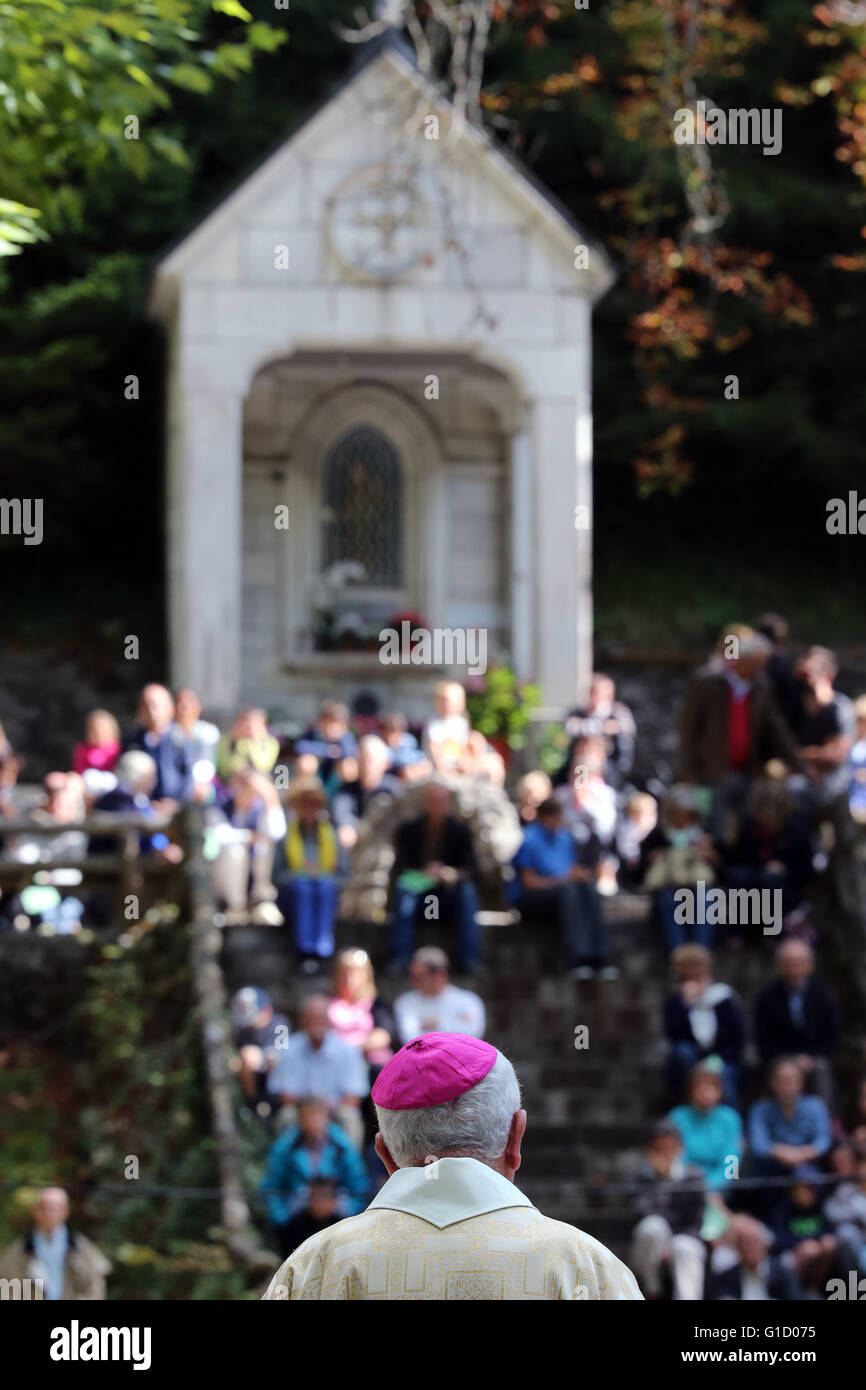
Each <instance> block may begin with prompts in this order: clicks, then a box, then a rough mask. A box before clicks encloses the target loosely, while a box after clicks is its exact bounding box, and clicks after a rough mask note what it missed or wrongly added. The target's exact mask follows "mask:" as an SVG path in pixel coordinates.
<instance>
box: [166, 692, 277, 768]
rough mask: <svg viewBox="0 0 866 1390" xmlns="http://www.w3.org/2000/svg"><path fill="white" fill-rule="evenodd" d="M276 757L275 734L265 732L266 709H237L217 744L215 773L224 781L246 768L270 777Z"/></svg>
mask: <svg viewBox="0 0 866 1390" xmlns="http://www.w3.org/2000/svg"><path fill="white" fill-rule="evenodd" d="M184 747H186V739H185V738H184ZM279 756H280V741H279V739H278V738H276V737H275V735H274V734H269V733H268V725H267V719H266V716H265V711H264V710H263V709H256V708H254V707H248V708H245V709H242V710H239V712H238V714H237V717H236V719H235V721H234V723H233V724H232V727H231V729H230V730H229V732H228V733H227V734H223V736H222V738H221V739H220V741H219V743H218V744H217V751H216V766H217V772H218V773H219V775H220V778H221V780H222V781H223V782H225V783H226V784H228V783H229V782H230V781H231V779H232V777H233V776H234V774H235V773H236V772H242V771H243V770H244V769H245V768H250V769H252V771H253V772H261V773H263V774H264V775H265V776H266V777H269V776H270V774H271V773H272V772H273V770H274V768H275V767H276V765H277V759H278V758H279Z"/></svg>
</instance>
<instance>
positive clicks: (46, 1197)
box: [0, 1187, 111, 1301]
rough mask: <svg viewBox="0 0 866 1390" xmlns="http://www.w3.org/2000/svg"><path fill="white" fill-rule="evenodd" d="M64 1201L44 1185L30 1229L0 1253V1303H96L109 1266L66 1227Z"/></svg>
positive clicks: (64, 1197)
mask: <svg viewBox="0 0 866 1390" xmlns="http://www.w3.org/2000/svg"><path fill="white" fill-rule="evenodd" d="M68 1217H69V1198H68V1197H67V1195H66V1193H65V1192H64V1191H63V1188H62V1187H44V1188H43V1189H42V1191H41V1192H40V1193H39V1196H38V1197H37V1199H36V1202H35V1203H34V1206H33V1225H32V1227H31V1229H30V1230H29V1231H28V1232H27V1234H26V1235H25V1236H23V1237H22V1239H21V1240H16V1241H15V1242H14V1244H12V1245H10V1246H8V1247H7V1248H6V1249H5V1250H4V1251H3V1254H2V1255H0V1299H9V1298H13V1299H21V1298H46V1299H62V1300H63V1301H69V1300H76V1301H80V1300H84V1299H91V1300H102V1299H104V1298H105V1276H106V1275H107V1274H108V1273H109V1272H110V1270H111V1265H110V1264H109V1262H108V1260H107V1259H106V1258H105V1256H104V1255H103V1254H102V1253H101V1252H100V1251H99V1250H97V1248H96V1246H95V1245H94V1244H92V1242H91V1241H89V1240H87V1238H86V1237H85V1236H82V1235H80V1234H79V1233H78V1232H77V1231H70V1229H69V1227H68V1226H67V1224H66V1223H67V1220H68Z"/></svg>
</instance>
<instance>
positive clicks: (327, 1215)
mask: <svg viewBox="0 0 866 1390" xmlns="http://www.w3.org/2000/svg"><path fill="white" fill-rule="evenodd" d="M342 1219H343V1212H341V1211H340V1194H339V1193H338V1191H337V1186H336V1183H335V1182H334V1179H333V1178H311V1180H310V1186H309V1191H308V1193H307V1200H306V1202H305V1203H304V1206H303V1207H302V1208H301V1210H300V1211H297V1212H295V1215H294V1216H290V1217H289V1219H288V1221H287V1222H286V1224H285V1225H284V1226H279V1227H277V1228H276V1235H277V1239H278V1241H279V1246H280V1257H281V1258H282V1259H284V1260H287V1259H288V1258H289V1256H290V1255H293V1254H294V1252H295V1251H296V1250H297V1248H298V1246H299V1245H303V1243H304V1241H305V1240H309V1239H310V1236H316V1235H318V1234H319V1231H324V1230H325V1228H326V1227H327V1226H333V1225H334V1223H335V1222H336V1221H342Z"/></svg>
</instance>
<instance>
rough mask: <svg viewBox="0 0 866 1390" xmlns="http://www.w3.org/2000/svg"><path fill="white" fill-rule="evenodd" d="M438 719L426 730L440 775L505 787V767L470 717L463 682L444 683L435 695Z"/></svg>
mask: <svg viewBox="0 0 866 1390" xmlns="http://www.w3.org/2000/svg"><path fill="white" fill-rule="evenodd" d="M433 708H434V710H435V711H436V714H435V717H434V718H433V719H431V720H430V721H429V723H428V724H427V727H426V729H425V731H424V747H425V749H426V752H427V755H428V756H429V758H430V761H431V762H432V764H433V767H434V768H435V770H436V771H437V772H438V773H441V774H442V775H443V776H446V777H450V776H454V774H455V773H464V774H466V775H467V776H470V777H487V778H488V779H489V780H490V781H491V782H495V783H496V784H497V785H498V786H501V785H502V783H503V782H504V780H505V764H504V763H503V761H502V758H501V757H500V756H499V754H498V753H497V752H496V750H495V749H494V748H491V746H490V744H489V743H488V742H487V740H486V738H485V737H484V735H483V734H480V733H478V732H477V730H473V729H472V727H471V725H470V723H469V720H468V718H467V716H466V691H465V690H464V689H463V686H462V685H461V684H460V683H459V681H440V683H439V684H438V685H437V686H436V689H435V691H434V693H433Z"/></svg>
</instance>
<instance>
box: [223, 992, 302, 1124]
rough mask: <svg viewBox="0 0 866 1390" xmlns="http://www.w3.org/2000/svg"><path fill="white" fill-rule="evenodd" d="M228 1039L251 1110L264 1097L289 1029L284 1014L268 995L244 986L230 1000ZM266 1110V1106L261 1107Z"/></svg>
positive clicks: (286, 1040) (242, 1088)
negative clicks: (236, 1060) (236, 1059)
mask: <svg viewBox="0 0 866 1390" xmlns="http://www.w3.org/2000/svg"><path fill="white" fill-rule="evenodd" d="M229 1016H230V1018H231V1025H232V1039H233V1041H234V1045H235V1047H236V1048H237V1050H238V1057H239V1068H238V1071H239V1076H240V1083H241V1090H242V1091H243V1093H244V1097H245V1099H246V1100H247V1102H248V1103H249V1104H250V1105H252V1106H258V1105H260V1104H261V1103H262V1102H263V1100H264V1097H265V1092H266V1089H267V1080H268V1076H269V1075H270V1072H271V1071H272V1069H273V1066H274V1063H275V1062H276V1060H277V1056H278V1055H279V1050H280V1048H281V1047H285V1045H286V1043H287V1042H288V1038H289V1034H290V1032H291V1028H290V1027H289V1020H288V1019H287V1018H286V1016H285V1014H280V1013H276V1012H275V1011H274V1006H273V1004H272V1003H271V998H270V995H269V994H267V993H266V991H265V990H263V989H255V988H254V987H253V986H252V985H245V986H244V988H243V989H239V990H238V992H237V994H236V995H235V997H234V999H233V1000H232V1004H231V1010H230V1015H229ZM265 1108H266V1109H267V1106H265Z"/></svg>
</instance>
